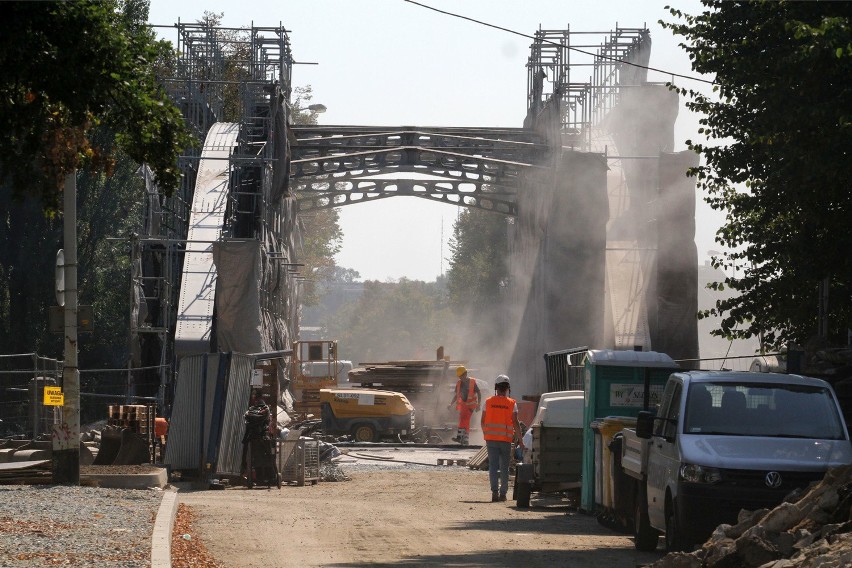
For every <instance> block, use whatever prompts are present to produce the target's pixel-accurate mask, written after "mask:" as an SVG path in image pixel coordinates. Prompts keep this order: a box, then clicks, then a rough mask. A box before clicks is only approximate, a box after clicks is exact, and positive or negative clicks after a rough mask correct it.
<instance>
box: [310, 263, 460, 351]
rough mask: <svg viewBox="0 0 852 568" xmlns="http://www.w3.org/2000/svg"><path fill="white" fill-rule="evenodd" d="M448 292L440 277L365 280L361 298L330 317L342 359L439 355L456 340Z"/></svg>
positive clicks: (331, 332)
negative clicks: (431, 279) (440, 349)
mask: <svg viewBox="0 0 852 568" xmlns="http://www.w3.org/2000/svg"><path fill="white" fill-rule="evenodd" d="M453 324H454V319H453V318H452V315H451V313H450V310H449V308H448V306H447V303H446V295H445V294H444V292H443V290H441V289H440V287H439V286H438V285H437V284H436V283H435V282H421V281H419V280H408V279H407V278H402V279H400V280H399V282H378V281H375V280H368V281H367V282H364V292H363V294H362V295H361V297H360V298H359V300H358V301H357V302H354V303H352V304H349V305H347V306H344V307H343V308H342V309H341V310H339V311H338V312H337V313H335V314H331V317H329V319H328V320H327V321H326V322H325V325H324V327H325V328H326V329H327V332H328V334H329V337H333V338H336V339H338V342H339V345H340V358H341V359H350V360H353V361H355V362H375V361H387V360H395V359H396V360H398V359H433V358H434V356H435V350H436V349H437V348H438V346H440V345H447V346H450V345H456V344H457V343H456V341H455V340H454V339H453V338H452V337H451V335H450V334H451V333H452V332H453V329H452V328H453Z"/></svg>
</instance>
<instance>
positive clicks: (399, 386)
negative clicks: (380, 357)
mask: <svg viewBox="0 0 852 568" xmlns="http://www.w3.org/2000/svg"><path fill="white" fill-rule="evenodd" d="M359 365H361V366H360V367H357V368H355V369H352V370H351V371H349V382H350V383H354V384H358V385H361V386H362V387H379V386H380V387H381V388H384V389H387V390H394V391H398V392H430V391H432V390H434V388H435V386H436V385H442V384H447V383H448V382H449V381H455V379H456V368H458V367H459V365H461V363H460V362H453V361H427V360H402V361H385V362H382V363H359Z"/></svg>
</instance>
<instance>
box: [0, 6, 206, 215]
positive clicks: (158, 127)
mask: <svg viewBox="0 0 852 568" xmlns="http://www.w3.org/2000/svg"><path fill="white" fill-rule="evenodd" d="M147 6H148V4H147V2H146V1H143V0H128V1H126V2H119V1H117V0H106V1H83V0H81V1H75V2H9V3H6V4H4V7H3V12H4V15H3V19H2V21H0V130H2V132H3V136H2V137H0V173H2V175H3V176H4V177H6V179H7V180H8V182H9V185H10V187H11V189H12V191H13V192H14V193H15V195H18V196H20V195H23V194H25V193H28V194H31V195H35V196H38V197H40V198H41V199H42V201H43V204H44V207H45V209H47V210H48V211H55V210H56V208H57V206H58V196H59V194H60V192H61V188H62V184H63V180H64V178H65V176H66V175H67V174H68V173H70V172H72V171H74V170H75V169H79V168H87V169H89V170H91V171H93V172H106V173H110V172H111V171H112V169H113V167H114V165H115V159H116V155H117V154H116V152H117V150H118V149H120V150H122V151H123V152H124V153H126V154H127V155H128V156H129V157H130V158H132V159H134V160H135V161H137V162H140V163H141V162H147V163H148V164H149V166H150V167H151V169H152V170H153V171H154V173H155V175H156V177H157V181H158V183H159V185H160V187H161V188H164V189H165V190H167V191H168V190H171V189H172V188H175V187H177V186H178V185H179V183H180V175H181V174H180V170H179V169H178V167H177V156H178V155H179V154H180V153H181V151H182V150H183V149H184V148H185V147H186V146H189V145H191V144H192V139H191V138H190V136H189V134H188V131H187V130H186V127H185V124H184V119H183V117H182V115H181V113H180V111H179V110H178V109H177V108H176V107H175V106H174V105H173V104H172V103H171V101H170V100H169V99H168V97H167V95H166V93H165V91H164V89H163V88H162V87H161V86H160V85H159V84H158V83H157V82H156V80H155V77H154V72H153V65H152V64H153V63H154V62H155V61H157V60H160V59H167V58H168V57H169V52H170V49H171V48H170V44H169V43H168V42H163V41H157V40H156V39H155V37H154V35H153V32H152V31H151V30H150V29H149V28H148V27H147V26H146V25H145V20H146V19H147ZM100 126H104V127H106V128H108V129H110V130H111V131H112V132H113V133H114V137H110V138H109V139H108V140H103V141H101V142H100V143H98V142H96V141H95V139H94V132H95V131H96V130H97V128H98V127H100Z"/></svg>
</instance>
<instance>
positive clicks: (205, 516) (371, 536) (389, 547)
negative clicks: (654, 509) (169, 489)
mask: <svg viewBox="0 0 852 568" xmlns="http://www.w3.org/2000/svg"><path fill="white" fill-rule="evenodd" d="M342 467H343V469H344V471H346V473H347V474H348V475H349V476H350V477H351V481H343V482H333V483H330V482H323V483H319V484H317V485H314V486H305V487H296V486H285V487H283V488H281V489H280V490H279V489H271V490H270V489H266V488H260V489H258V488H255V489H252V490H249V489H245V488H230V489H227V490H225V491H198V492H191V491H183V490H182V491H181V494H180V500H181V502H183V503H186V504H187V505H189V506H190V507H191V508H192V509H193V511H194V512H195V514H196V515H197V519H196V522H195V527H196V530H197V532H198V536H199V538H200V539H201V540H202V542H203V543H204V544H205V545H206V546H207V548H208V550H209V551H210V553H211V555H212V556H213V557H214V558H215V559H216V560H218V561H219V562H221V563H222V564H224V565H225V566H227V567H229V568H251V567H263V568H274V567H289V566H294V567H295V566H299V567H304V566H327V567H343V566H347V567H354V566H395V567H400V566H418V567H420V566H489V567H493V566H512V567H516V566H524V567H525V568H533V567H537V566H542V567H543V566H548V567H553V566H570V567H572V568H585V567H588V568H591V567H595V568H599V567H601V566H606V567H607V568H634V567H636V566H641V565H643V564H646V563H650V562H652V561H653V560H656V559H657V558H659V557H660V556H661V555H662V553H656V554H649V553H639V552H636V551H635V550H634V548H633V542H632V540H631V538H629V537H628V536H626V535H622V534H617V533H614V532H612V531H610V530H608V529H606V528H604V527H602V526H600V525H599V524H598V523H597V521H596V520H595V519H594V518H593V517H590V516H588V515H584V514H581V513H578V512H576V511H575V510H573V509H571V508H570V507H569V506H568V503H567V501H564V500H561V499H553V498H549V499H546V500H539V501H536V500H535V499H534V500H533V503H532V507H531V508H529V509H518V508H517V507H515V504H514V502H513V501H507V502H504V503H492V502H491V494H490V491H489V488H488V473H487V472H484V471H471V470H470V469H468V468H466V467H459V466H444V467H431V468H427V467H423V466H405V467H400V468H396V469H387V468H384V467H381V464H380V466H379V467H376V468H370V467H364V466H362V465H359V466H358V467H357V468H356V467H354V466H353V467H349V468H347V466H346V465H344V466H342Z"/></svg>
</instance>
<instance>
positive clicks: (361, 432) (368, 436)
mask: <svg viewBox="0 0 852 568" xmlns="http://www.w3.org/2000/svg"><path fill="white" fill-rule="evenodd" d="M352 440H353V441H355V442H378V441H379V434H378V432H376V429H375V428H374V427H373V425H372V424H356V425H355V426H353V427H352Z"/></svg>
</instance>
